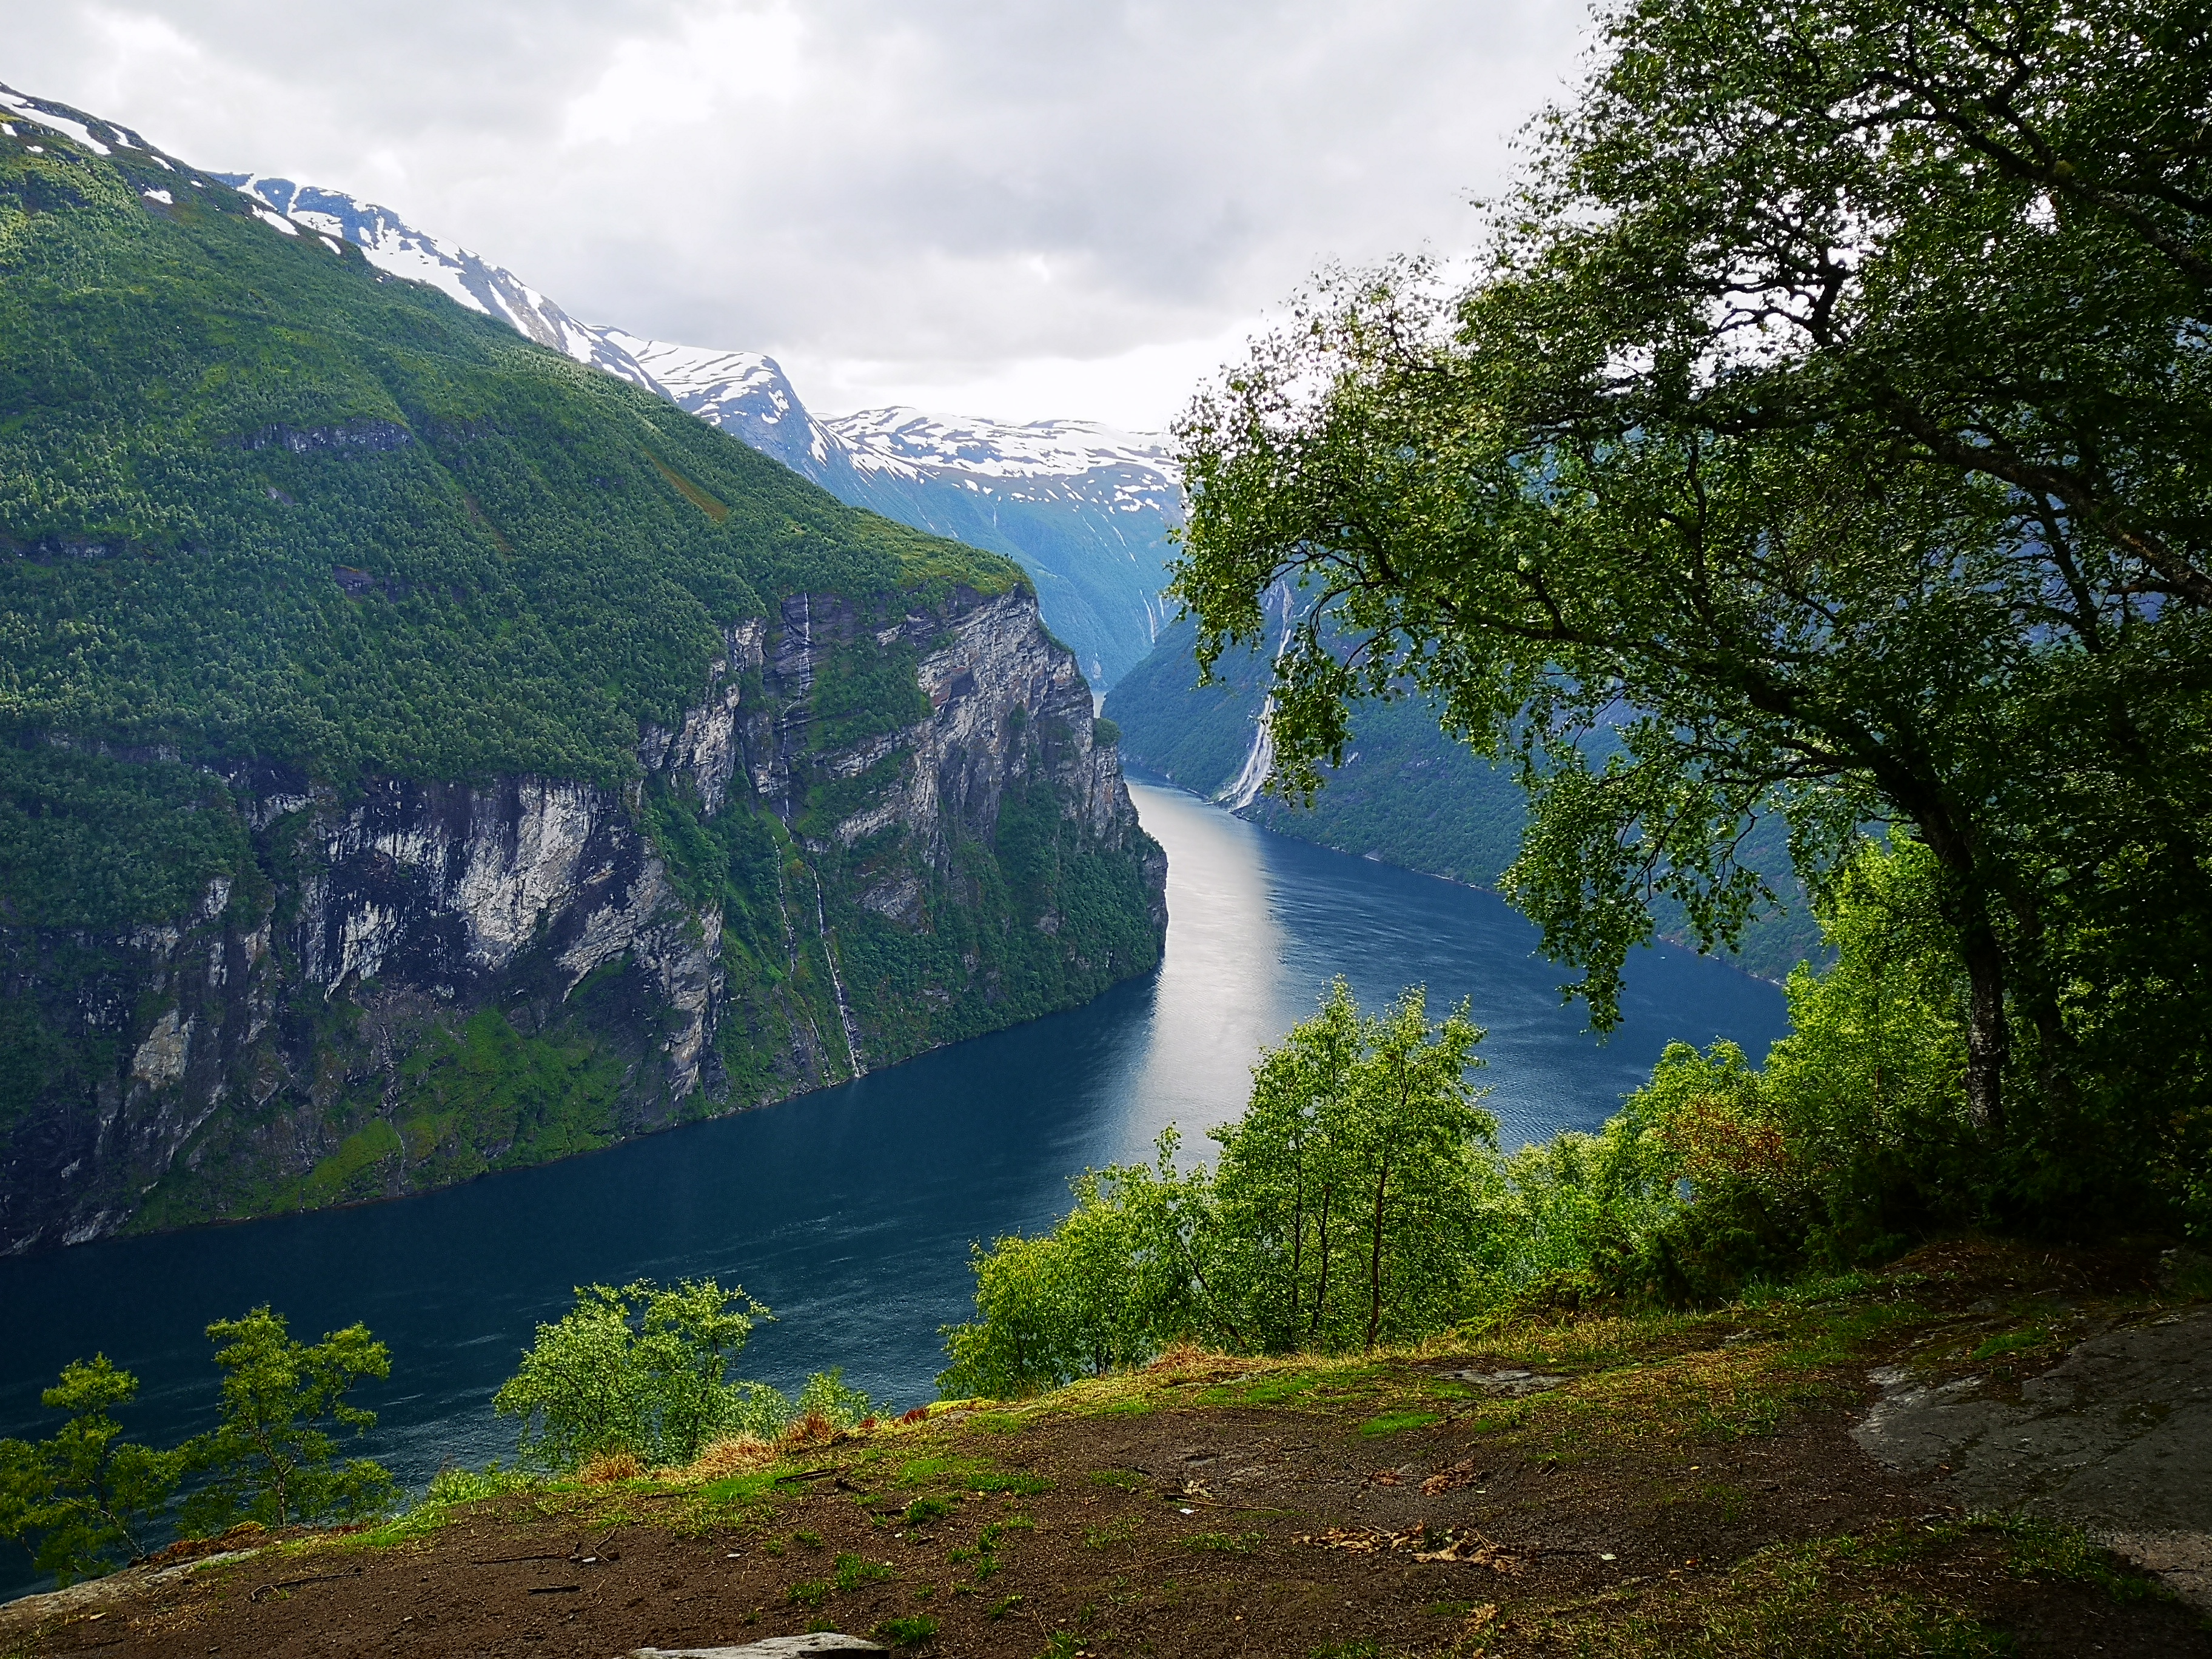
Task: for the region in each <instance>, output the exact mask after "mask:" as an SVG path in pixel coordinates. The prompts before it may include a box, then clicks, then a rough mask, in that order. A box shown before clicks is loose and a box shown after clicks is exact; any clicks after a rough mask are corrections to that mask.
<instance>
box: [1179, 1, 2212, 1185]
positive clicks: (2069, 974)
mask: <svg viewBox="0 0 2212 1659" xmlns="http://www.w3.org/2000/svg"><path fill="white" fill-rule="evenodd" d="M1597 27H1598V33H1597V42H1596V46H1595V54H1594V59H1593V64H1592V67H1591V70H1590V72H1589V76H1588V77H1587V79H1586V81H1585V82H1584V83H1583V86H1582V87H1581V88H1580V89H1579V91H1578V92H1577V94H1576V95H1575V96H1574V97H1572V98H1571V99H1570V100H1568V101H1566V102H1565V103H1563V104H1561V105H1559V106H1556V107H1554V108H1553V109H1551V110H1549V111H1547V112H1545V113H1544V114H1543V115H1542V116H1541V117H1540V118H1538V119H1537V120H1536V121H1535V122H1534V124H1533V125H1532V126H1531V127H1530V129H1529V130H1528V134H1527V137H1528V149H1529V152H1530V160H1529V165H1528V167H1527V169H1526V171H1525V173H1524V175H1523V176H1522V179H1521V180H1520V181H1519V183H1518V184H1517V185H1516V187H1515V189H1514V190H1513V191H1511V192H1510V194H1509V195H1508V196H1506V197H1504V199H1503V200H1501V201H1499V202H1497V203H1493V204H1490V207H1489V210H1488V214H1489V226H1490V230H1489V235H1488V240H1487V241H1486V245H1485V246H1484V248H1483V251H1482V252H1481V254H1480V257H1479V258H1478V259H1477V261H1476V263H1475V266H1474V275H1473V276H1472V277H1471V278H1470V279H1468V280H1467V281H1465V282H1455V281H1453V280H1450V273H1449V271H1448V270H1446V269H1445V268H1444V267H1443V266H1441V265H1438V264H1434V263H1431V262H1426V261H1423V260H1418V259H1407V260H1404V261H1401V262H1398V263H1396V264H1391V265H1389V266H1388V267H1386V268H1384V269H1382V270H1376V271H1370V272H1364V273H1340V274H1337V275H1335V276H1331V277H1329V278H1328V279H1326V280H1325V281H1324V282H1323V283H1322V284H1321V285H1320V286H1319V288H1318V289H1316V291H1315V292H1314V293H1313V294H1312V295H1310V296H1309V297H1308V299H1307V300H1306V301H1304V303H1302V304H1301V306H1300V307H1298V308H1297V310H1296V312H1295V313H1294V315H1293V319H1292V321H1291V323H1290V324H1289V325H1286V326H1285V327H1284V328H1282V329H1280V330H1279V331H1276V332H1275V333H1274V334H1273V335H1272V336H1270V337H1267V338H1265V339H1263V340H1261V341H1260V342H1259V343H1256V344H1255V348H1254V349H1253V352H1252V354H1251V356H1250V359H1249V362H1247V363H1246V364H1245V365H1243V367H1242V368H1240V369H1237V370H1236V371H1234V372H1232V373H1231V374H1230V375H1228V376H1227V377H1225V380H1223V381H1222V382H1221V383H1220V384H1219V385H1218V386H1215V387H1214V388H1212V389H1211V390H1210V391H1208V392H1206V393H1205V394H1203V395H1201V397H1200V398H1199V399H1198V400H1197V401H1196V402H1195V403H1194V405H1193V407H1192V408H1191V410H1190V411H1189V412H1188V415H1187V416H1185V418H1184V419H1183V421H1182V423H1181V425H1180V428H1179V438H1180V443H1181V448H1182V459H1183V461H1184V464H1185V466H1186V468H1187V476H1188V486H1189V489H1190V493H1191V497H1192V500H1191V511H1190V521H1189V527H1188V532H1187V544H1186V548H1185V550H1184V553H1183V555H1182V557H1181V559H1180V560H1179V562H1178V564H1177V568H1176V583H1175V591H1176V592H1177V593H1178V594H1179V596H1180V597H1181V598H1182V600H1183V601H1184V603H1185V604H1186V605H1188V607H1189V609H1190V610H1191V611H1193V612H1194V614H1195V615H1196V617H1197V618H1198V621H1199V623H1200V654H1201V660H1203V661H1206V662H1211V661H1212V659H1213V658H1214V656H1215V655H1216V654H1218V652H1219V651H1220V650H1221V649H1222V648H1223V647H1224V646H1225V644H1227V643H1228V642H1229V641H1232V640H1241V639H1246V638H1249V637H1252V636H1254V635H1255V634H1256V633H1257V631H1258V629H1259V627H1260V623H1261V601H1262V599H1264V597H1265V596H1266V595H1267V593H1268V592H1269V591H1270V590H1271V589H1272V588H1273V587H1274V586H1275V585H1276V584H1278V583H1282V582H1286V581H1287V582H1290V583H1292V584H1294V585H1297V586H1301V587H1303V588H1304V591H1305V598H1306V603H1305V605H1304V607H1303V611H1302V617H1303V620H1302V622H1301V623H1300V624H1299V626H1298V627H1297V629H1295V630H1294V632H1293V635H1292V637H1291V641H1290V642H1289V644H1288V646H1287V647H1286V648H1285V651H1284V652H1283V653H1282V654H1281V655H1280V657H1279V659H1278V660H1277V664H1276V684H1275V692H1274V696H1275V708H1274V714H1273V732H1274V741H1275V753H1276V763H1277V767H1278V769H1279V775H1278V787H1282V788H1285V789H1288V790H1291V791H1293V792H1297V791H1302V790H1303V791H1310V790H1311V789H1312V788H1313V787H1316V785H1317V783H1318V782H1319V772H1318V768H1319V765H1320V763H1322V761H1323V760H1324V759H1327V760H1332V761H1333V760H1334V759H1335V758H1337V757H1338V756H1339V754H1340V750H1341V747H1342V743H1343V739H1344V737H1345V734H1346V706H1347V703H1348V702H1350V701H1352V699H1355V698H1357V697H1359V696H1383V697H1389V696H1399V695H1404V694H1405V693H1406V692H1407V690H1419V691H1421V692H1424V693H1426V694H1429V695H1431V696H1437V698H1439V699H1440V700H1441V702H1443V706H1444V707H1445V708H1446V709H1447V711H1448V712H1447V720H1448V722H1449V724H1450V726H1452V727H1453V728H1454V729H1455V730H1457V731H1459V732H1462V733H1463V734H1464V735H1465V736H1466V737H1467V738H1468V741H1469V742H1470V743H1472V744H1474V746H1475V747H1476V748H1477V749H1478V750H1481V751H1483V752H1486V753H1491V754H1506V755H1510V756H1512V757H1515V758H1516V760H1517V761H1518V763H1519V764H1520V767H1521V769H1522V778H1523V781H1524V783H1525V784H1526V786H1527V787H1528V789H1529V791H1530V794H1531V806H1532V812H1531V819H1530V824H1529V828H1528V832H1527V835H1526V836H1525V838H1524V840H1523V842H1522V851H1521V854H1520V856H1519V858H1518V860H1516V863H1515V865H1514V866H1513V867H1512V868H1511V870H1510V871H1509V872H1508V875H1507V878H1506V885H1507V888H1508V890H1509V892H1510V894H1511V895H1512V896H1514V898H1515V899H1516V902H1518V903H1519V904H1520V905H1521V906H1522V908H1524V909H1525V910H1527V911H1528V913H1529V914H1530V915H1532V916H1533V917H1534V919H1535V920H1536V921H1538V922H1539V923H1540V924H1541V926H1542V927H1543V930H1544V934H1545V939H1546V944H1547V948H1548V949H1549V950H1550V951H1553V954H1555V955H1556V956H1557V957H1559V958H1561V959H1562V960H1564V961H1565V962H1567V963H1570V964H1571V965H1572V966H1574V967H1576V968H1578V969H1581V970H1582V971H1583V979H1582V981H1581V984H1580V987H1579V988H1580V989H1581V990H1583V992H1584V993H1585V994H1587V995H1588V996H1589V1000H1590V1004H1591V1007H1592V1011H1593V1015H1594V1018H1595V1022H1596V1023H1597V1024H1600V1025H1601V1026H1604V1025H1607V1024H1609V1023H1610V1022H1611V1020H1612V1019H1613V1017H1614V1004H1615V1000H1616V997H1617V994H1618V990H1619V987H1620V972H1621V968H1622V964H1623V962H1624V960H1625V958H1626V953H1627V951H1629V950H1630V949H1632V947H1633V946H1635V945H1637V944H1638V943H1640V942H1642V941H1643V940H1644V939H1648V938H1649V937H1650V933H1651V931H1652V921H1651V915H1650V903H1651V901H1652V900H1653V899H1654V898H1655V897H1656V896H1669V897H1671V898H1673V899H1674V900H1675V901H1677V902H1680V904H1681V905H1682V907H1683V908H1684V909H1685V910H1686V913H1687V915H1688V917H1689V919H1690V922H1691V925H1692V927H1693V928H1694V929H1695V930H1696V932H1697V933H1698V935H1699V938H1700V939H1702V940H1703V941H1704V942H1705V943H1707V944H1709V945H1710V944H1717V943H1720V942H1723V941H1728V940H1732V939H1734V938H1735V935H1736V934H1737V933H1738V932H1739V930H1740V929H1741V927H1742V926H1743V924H1744V922H1745V921H1746V920H1747V918H1748V917H1749V916H1751V915H1754V914H1756V913H1757V912H1758V911H1759V908H1761V907H1762V906H1764V905H1765V904H1768V903H1769V902H1771V899H1772V895H1771V892H1770V891H1769V890H1767V888H1766V886H1765V883H1764V882H1763V881H1762V880H1761V879H1760V878H1759V877H1758V876H1757V875H1756V874H1755V873H1753V872H1752V871H1751V870H1749V869H1748V868H1747V867H1746V866H1744V865H1742V864H1741V863H1740V862H1739V861H1738V860H1737V857H1736V854H1737V851H1738V849H1739V848H1740V847H1741V844H1742V842H1743V838H1744V836H1745V835H1746V834H1747V831H1748V829H1750V827H1751V826H1753V824H1755V823H1758V822H1759V820H1761V819H1762V818H1765V817H1769V816H1771V815H1777V814H1778V815H1780V816H1781V817H1783V818H1784V820H1786V822H1787V823H1788V826H1789V830H1790V845H1791V851H1792V854H1793V857H1794V859H1795V860H1796V864H1797V866H1798V870H1799V872H1800V874H1801V876H1802V878H1804V879H1805V880H1806V881H1807V882H1808V884H1811V885H1812V886H1813V887H1814V889H1815V890H1816V891H1818V890H1821V889H1822V887H1823V886H1824V884H1828V883H1831V882H1832V881H1833V880H1834V879H1835V878H1836V877H1837V872H1840V871H1841V870H1843V869H1844V868H1846V867H1847V866H1849V864H1850V861H1851V860H1852V858H1853V856H1854V852H1853V849H1854V848H1855V847H1856V845H1857V842H1859V841H1860V840H1861V838H1862V837H1863V836H1864V835H1865V834H1867V833H1868V832H1869V830H1873V831H1875V832H1876V833H1879V834H1886V835H1888V836H1893V837H1901V838H1905V839H1909V840H1911V841H1913V842H1917V843H1918V844H1919V845H1920V846H1922V847H1923V848H1925V849H1926V852H1927V854H1929V859H1930V860H1931V864H1930V868H1929V879H1928V880H1927V882H1926V883H1925V884H1924V895H1925V900H1926V904H1927V918H1926V920H1927V921H1928V924H1929V926H1931V927H1936V928H1937V929H1938V930H1939V931H1940V932H1941V933H1942V935H1943V939H1944V944H1945V947H1946V949H1947V950H1948V952H1949V954H1950V956H1951V957H1952V959H1953V960H1954V962H1955V963H1957V965H1958V968H1959V970H1960V981H1959V983H1960V993H1959V994H1960V1000H1961V1004H1962V1016H1963V1018H1962V1024H1963V1027H1964V1030H1965V1032H1966V1045H1965V1046H1966V1053H1965V1055H1964V1057H1963V1064H1962V1066H1961V1073H1960V1079H1959V1082H1958V1090H1959V1096H1960V1101H1961V1103H1962V1106H1963V1108H1964V1109H1965V1111H1966V1115H1967V1116H1968V1118H1969V1119H1970V1121H1972V1123H1973V1124H1974V1125H1975V1126H1976V1127H1977V1130H1978V1133H1979V1135H1980V1137H1981V1139H1982V1140H1983V1142H1984V1146H1986V1147H1988V1148H1990V1149H1991V1152H1990V1156H1991V1157H1992V1158H1995V1159H1996V1161H1997V1162H1999V1163H2001V1164H2003V1166H2004V1168H2005V1170H2006V1172H2007V1173H2006V1177H2005V1178H2006V1182H2007V1183H2008V1189H2009V1190H2010V1191H2012V1192H2013V1193H2014V1194H2015V1196H2025V1197H2026V1198H2027V1200H2029V1201H2033V1202H2037V1203H2046V1204H2047V1203H2051V1202H2053V1201H2056V1200H2057V1199H2058V1198H2059V1197H2060V1196H2061V1195H2062V1194H2063V1193H2065V1192H2067V1191H2071V1190H2074V1189H2075V1188H2078V1187H2079V1184H2080V1182H2081V1180H2083V1179H2086V1178H2087V1177H2086V1176H2083V1175H2082V1173H2081V1171H2080V1170H2079V1169H2078V1168H2075V1167H2074V1166H2072V1165H2071V1164H2069V1160H2068V1159H2067V1158H2065V1157H2063V1156H2062V1155H2061V1152H2060V1149H2063V1148H2066V1147H2069V1146H2077V1145H2079V1144H2080V1143H2081V1140H2082V1139H2084V1138H2085V1136H2087V1137H2088V1138H2093V1139H2100V1141H2101V1142H2102V1143H2103V1144H2106V1145H2109V1146H2113V1147H2114V1148H2115V1159H2116V1162H2115V1163H2114V1164H2112V1165H2110V1166H2106V1167H2107V1169H2108V1171H2109V1169H2110V1168H2117V1167H2118V1164H2119V1163H2124V1162H2126V1161H2128V1160H2130V1159H2134V1158H2138V1157H2139V1156H2140V1155H2142V1154H2145V1153H2147V1152H2151V1151H2153V1150H2154V1149H2155V1150H2156V1151H2157V1153H2158V1155H2159V1156H2160V1157H2165V1156H2167V1155H2169V1154H2170V1152H2171V1150H2172V1147H2173V1146H2175V1145H2177V1144H2179V1141H2191V1142H2192V1144H2193V1139H2201V1137H2202V1136H2203V1133H2204V1132H2205V1125H2204V1121H2203V1119H2204V1114H2203V1106H2202V1101H2203V1080H2204V1073H2205V1068H2206V1053H2205V1047H2206V1045H2205V1042H2204V1036H2205V1022H2204V1018H2203V1013H2202V1009H2203V1006H2205V1003H2204V999H2205V993H2206V991H2207V989H2208V987H2207V986H2206V984H2205V982H2204V965H2203V964H2204V956H2205V952H2204V951H2203V944H2204V941H2205V939H2206V936H2207V928H2206V922H2207V918H2208V910H2212V906H2208V902H2207V900H2208V864H2207V828H2208V822H2212V787H2208V785H2212V766H2208V764H2207V760H2208V748H2207V744H2208V737H2212V722H2208V720H2207V712H2208V704H2207V699H2206V692H2207V690H2208V689H2212V652H2208V650H2207V648H2206V647H2207V645H2208V643H2209V642H2212V641H2208V639H2207V629H2208V626H2212V622H2208V617H2207V608H2208V604H2212V442H2208V438H2212V433H2208V429H2207V423H2208V422H2212V400H2208V398H2207V396H2206V392H2207V390H2208V386H2207V378H2208V368H2207V363H2206V361H2205V346H2206V343H2207V342H2206V338H2205V310H2206V307H2205V304H2204V296H2205V285H2206V277H2207V275H2208V272H2212V253H2208V252H2207V250H2208V249H2212V216H2208V211H2209V210H2212V138H2208V137H2207V132H2208V128H2207V125H2206V120H2207V114H2208V111H2212V51H2208V50H2207V46H2208V44H2212V43H2208V42H2207V40H2205V39H2204V36H2205V33H2206V30H2207V27H2208V25H2207V23H2206V21H2204V20H2203V18H2202V17H2201V16H2200V15H2198V14H2197V13H2195V12H2193V11H2187V10H2185V9H2181V8H2174V7H2170V6H2167V7H2160V6H2157V5H2153V4H2130V3H2113V4H2105V3H2094V0H2092V3H2077V0H2060V3H1988V4H1982V3H1966V4H1958V5H1930V4H1920V3H1911V0H1844V3H1842V4H1839V5H1837V6H1833V7H1824V8H1817V9H1811V10H1807V9H1802V8H1790V7H1782V6H1778V5H1772V4H1767V3H1760V0H1719V3H1711V0H1639V3H1629V4H1626V5H1620V6H1617V7H1615V8H1613V9H1608V10H1607V11H1604V12H1603V13H1601V15H1600V17H1599V19H1598V25H1597ZM2115 1135H2117V1139H2114V1136H2115ZM1999 1149H2002V1150H1999ZM2123 1184H2124V1183H2123Z"/></svg>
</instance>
